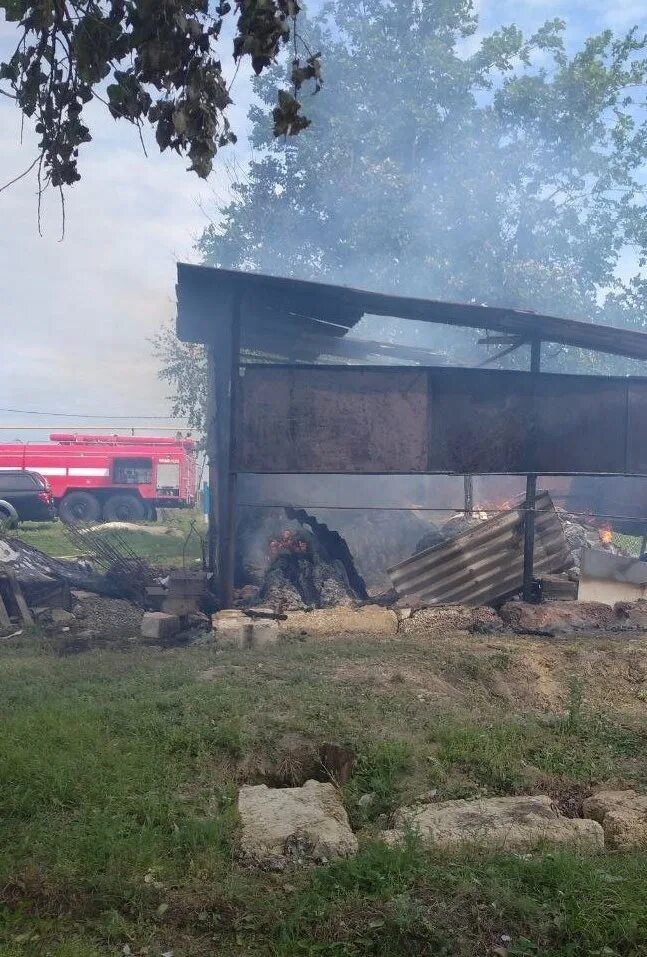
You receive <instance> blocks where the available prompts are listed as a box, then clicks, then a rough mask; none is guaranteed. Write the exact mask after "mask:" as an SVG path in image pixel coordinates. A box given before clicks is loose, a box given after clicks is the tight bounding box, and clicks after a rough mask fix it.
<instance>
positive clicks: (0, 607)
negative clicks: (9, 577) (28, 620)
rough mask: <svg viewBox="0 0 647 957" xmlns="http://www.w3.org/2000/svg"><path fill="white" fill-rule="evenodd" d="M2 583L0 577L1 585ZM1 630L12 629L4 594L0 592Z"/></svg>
mask: <svg viewBox="0 0 647 957" xmlns="http://www.w3.org/2000/svg"><path fill="white" fill-rule="evenodd" d="M1 583H2V578H1V577H0V584H1ZM0 628H11V618H10V617H9V612H8V611H7V606H6V605H5V603H4V599H3V597H2V592H1V591H0Z"/></svg>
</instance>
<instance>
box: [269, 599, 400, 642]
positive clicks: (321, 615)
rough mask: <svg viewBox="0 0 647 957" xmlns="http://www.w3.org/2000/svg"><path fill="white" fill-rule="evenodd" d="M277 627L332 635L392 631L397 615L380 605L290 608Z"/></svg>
mask: <svg viewBox="0 0 647 957" xmlns="http://www.w3.org/2000/svg"><path fill="white" fill-rule="evenodd" d="M279 628H280V630H281V631H282V632H283V633H285V634H297V635H304V634H305V635H312V637H315V638H317V637H331V636H336V635H395V634H397V631H398V619H397V616H396V614H395V612H394V611H391V610H390V609H389V608H382V607H381V606H380V605H362V606H361V607H360V608H350V607H346V606H342V605H338V606H336V607H334V608H315V609H314V610H313V611H289V612H287V618H286V620H285V621H281V622H280V625H279Z"/></svg>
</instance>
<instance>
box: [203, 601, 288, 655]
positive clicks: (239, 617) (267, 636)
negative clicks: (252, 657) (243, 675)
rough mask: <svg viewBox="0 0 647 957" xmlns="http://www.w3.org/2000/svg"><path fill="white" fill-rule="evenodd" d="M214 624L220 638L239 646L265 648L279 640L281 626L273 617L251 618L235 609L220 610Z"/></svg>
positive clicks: (213, 618) (213, 620) (216, 633)
mask: <svg viewBox="0 0 647 957" xmlns="http://www.w3.org/2000/svg"><path fill="white" fill-rule="evenodd" d="M211 620H212V626H213V630H214V633H215V636H216V638H217V639H218V640H220V641H223V642H225V643H227V644H231V645H235V646H236V647H237V648H265V647H266V646H267V645H274V644H276V642H277V641H278V640H279V637H280V634H279V626H278V623H277V622H276V621H275V620H274V619H272V618H257V619H253V618H249V617H248V616H247V615H246V614H245V613H244V612H242V611H237V610H235V609H227V610H226V611H218V612H216V614H215V615H213V616H212V619H211Z"/></svg>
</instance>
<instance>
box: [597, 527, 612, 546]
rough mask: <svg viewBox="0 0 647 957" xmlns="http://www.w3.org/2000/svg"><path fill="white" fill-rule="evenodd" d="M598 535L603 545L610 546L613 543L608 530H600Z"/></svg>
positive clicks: (610, 532)
mask: <svg viewBox="0 0 647 957" xmlns="http://www.w3.org/2000/svg"><path fill="white" fill-rule="evenodd" d="M598 535H599V536H600V541H601V542H602V544H603V545H610V544H611V543H612V541H613V532H612V531H611V529H610V528H601V529H600V531H599V532H598Z"/></svg>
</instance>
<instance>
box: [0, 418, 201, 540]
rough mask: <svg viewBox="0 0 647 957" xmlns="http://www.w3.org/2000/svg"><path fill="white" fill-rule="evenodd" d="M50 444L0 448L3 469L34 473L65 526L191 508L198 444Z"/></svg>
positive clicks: (58, 437)
mask: <svg viewBox="0 0 647 957" xmlns="http://www.w3.org/2000/svg"><path fill="white" fill-rule="evenodd" d="M49 438H50V441H49V443H42V444H33V445H32V444H31V443H24V444H23V443H11V444H8V445H3V444H0V469H16V468H23V469H30V470H31V471H33V472H39V473H40V474H41V475H42V476H44V478H46V479H47V481H48V482H49V484H50V486H51V488H52V493H53V495H54V499H55V501H56V504H57V505H58V509H59V515H60V517H61V518H62V519H63V521H64V522H98V521H101V519H103V520H104V521H106V522H109V521H115V520H118V521H128V522H133V521H138V520H142V519H146V518H148V519H152V518H154V517H155V514H156V512H155V510H156V508H157V507H160V508H170V507H173V506H175V507H184V508H187V507H191V506H193V505H194V504H195V497H196V451H195V441H194V440H193V439H190V438H181V437H179V436H178V438H159V437H158V436H145V437H142V436H133V435H77V434H76V433H54V434H52V435H50V437H49Z"/></svg>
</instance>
